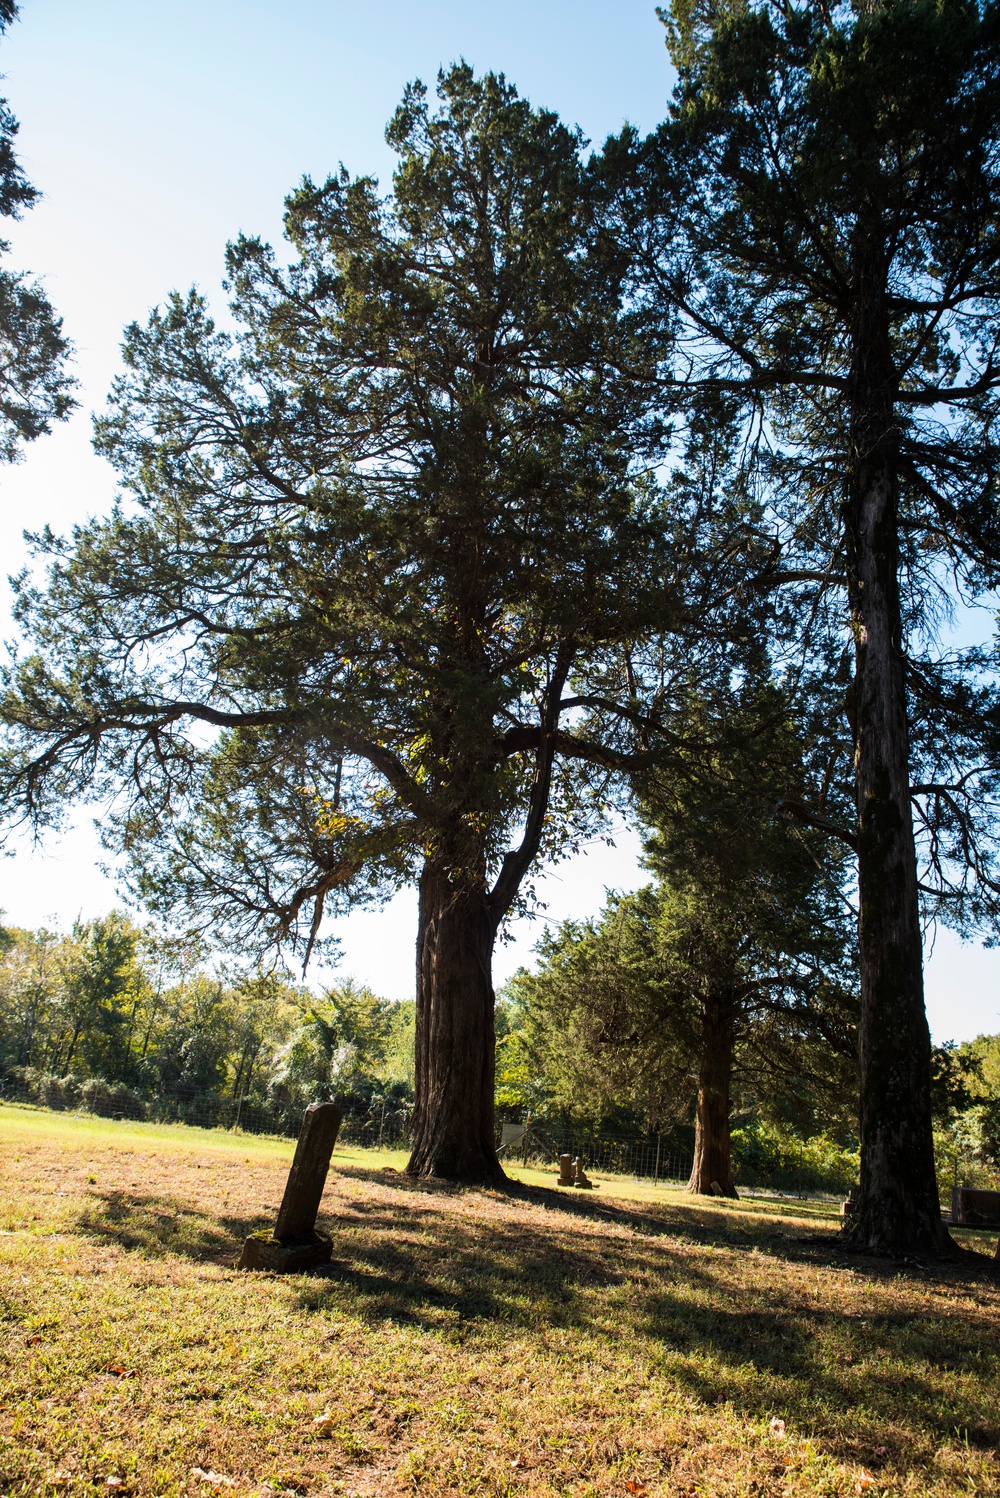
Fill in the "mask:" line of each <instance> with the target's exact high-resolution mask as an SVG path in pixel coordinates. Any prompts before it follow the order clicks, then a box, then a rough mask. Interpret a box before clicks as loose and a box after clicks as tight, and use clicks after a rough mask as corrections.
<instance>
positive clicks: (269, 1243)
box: [236, 1103, 344, 1274]
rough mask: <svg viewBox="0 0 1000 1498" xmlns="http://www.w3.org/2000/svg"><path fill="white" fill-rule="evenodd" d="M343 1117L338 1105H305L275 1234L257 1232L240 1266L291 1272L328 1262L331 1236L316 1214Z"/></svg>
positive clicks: (244, 1253) (248, 1242)
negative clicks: (319, 1225)
mask: <svg viewBox="0 0 1000 1498" xmlns="http://www.w3.org/2000/svg"><path fill="white" fill-rule="evenodd" d="M343 1116H344V1115H343V1113H342V1111H341V1110H340V1108H338V1107H337V1105H336V1103H313V1104H312V1105H311V1106H310V1107H309V1108H307V1109H306V1111H305V1116H304V1118H303V1120H302V1128H301V1129H300V1131H299V1140H298V1144H297V1145H296V1146H295V1158H294V1159H293V1160H292V1168H291V1170H290V1171H289V1172H288V1180H287V1182H286V1184H285V1194H284V1196H283V1197H282V1199H281V1207H280V1209H279V1211H278V1220H277V1222H276V1223H275V1225H274V1232H273V1233H269V1232H267V1231H266V1230H265V1231H264V1232H263V1233H253V1234H252V1235H251V1236H250V1237H249V1238H248V1239H247V1241H246V1242H245V1243H244V1245H243V1252H242V1253H241V1254H240V1257H239V1259H238V1260H237V1263H236V1267H237V1269H272V1270H276V1271H277V1272H278V1273H279V1274H289V1273H293V1272H294V1271H295V1270H298V1269H309V1268H311V1267H312V1266H313V1265H314V1264H328V1263H329V1262H330V1257H331V1255H332V1252H333V1249H332V1246H331V1243H330V1240H329V1238H325V1237H324V1236H323V1235H322V1234H321V1233H317V1231H316V1217H317V1215H318V1213H319V1204H320V1201H321V1200H322V1197H323V1187H324V1186H325V1185H326V1173H327V1171H328V1170H329V1168H330V1156H331V1155H332V1154H333V1146H334V1145H335V1144H336V1142H337V1131H338V1130H339V1128H340V1124H341V1120H342V1118H343Z"/></svg>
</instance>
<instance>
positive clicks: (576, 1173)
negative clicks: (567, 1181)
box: [573, 1156, 594, 1191]
mask: <svg viewBox="0 0 1000 1498" xmlns="http://www.w3.org/2000/svg"><path fill="white" fill-rule="evenodd" d="M573 1185H574V1186H575V1187H576V1188H577V1190H578V1191H593V1189H594V1183H593V1181H592V1180H590V1179H589V1177H588V1176H587V1173H586V1171H585V1170H584V1168H583V1161H582V1160H581V1159H580V1158H579V1156H578V1157H577V1158H576V1159H575V1160H574V1161H573Z"/></svg>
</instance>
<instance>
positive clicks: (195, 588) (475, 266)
mask: <svg viewBox="0 0 1000 1498" xmlns="http://www.w3.org/2000/svg"><path fill="white" fill-rule="evenodd" d="M437 92H438V101H439V102H438V107H437V108H436V109H432V108H431V106H430V105H429V102H428V98H427V92H426V90H425V89H424V88H423V87H422V86H420V85H413V86H411V87H410V88H409V89H408V90H407V91H406V94H405V96H404V100H403V103H402V105H401V106H400V108H399V110H398V111H397V113H396V115H395V116H394V117H393V120H392V121H391V123H390V126H389V129H388V139H389V142H390V144H391V145H392V146H393V148H394V149H395V151H396V152H397V154H398V158H399V160H398V166H397V169H396V172H395V175H394V179H393V191H392V193H391V195H388V196H383V195H381V194H380V193H379V191H378V189H377V185H376V184H375V183H374V182H373V181H371V180H370V179H367V178H359V179H352V178H350V177H349V176H348V175H347V173H346V172H341V173H340V174H338V175H336V176H334V177H331V178H329V179H328V180H327V181H325V182H323V183H319V184H316V183H313V182H311V181H306V182H304V183H303V184H302V186H301V187H300V188H299V189H298V190H297V191H296V192H295V193H294V194H292V196H291V197H290V198H289V199H288V202H287V212H286V219H285V227H286V233H287V235H288V238H289V240H290V241H291V244H292V247H293V250H294V254H295V257H296V258H295V259H294V261H293V263H292V265H291V266H289V267H287V268H285V267H282V266H281V265H279V263H278V261H277V259H276V257H275V255H274V252H273V251H272V250H271V249H270V248H269V247H268V246H266V245H264V244H262V243H261V242H260V241H259V240H257V239H252V238H240V239H239V240H238V241H237V242H236V243H234V244H233V245H231V246H230V247H229V251H228V261H227V263H228V275H229V280H228V289H229V291H230V295H231V307H230V310H231V325H232V327H233V330H234V331H233V332H232V333H231V334H230V333H229V332H226V331H223V330H222V329H221V328H220V327H219V326H217V325H216V323H215V322H214V321H213V319H212V316H211V315H210V312H209V308H208V306H207V304H206V302H205V300H204V298H203V297H201V296H200V295H199V294H197V293H195V292H191V293H189V294H188V295H187V296H182V295H178V294H174V295H172V296H171V297H170V298H169V299H168V301H167V302H166V304H165V305H164V306H163V307H162V308H160V309H158V310H157V311H156V312H155V313H154V314H153V316H152V317H151V318H150V320H149V322H148V323H147V324H146V325H145V326H140V325H138V324H136V325H133V326H132V327H130V328H129V330H128V332H127V335H126V341H125V346H124V356H125V363H126V367H127V372H126V373H125V374H124V375H123V376H122V377H121V378H120V379H119V380H118V381H117V382H116V385H115V389H114V393H113V396H112V399H111V403H110V406H109V410H108V413H107V414H106V416H105V417H104V418H103V419H102V420H101V421H100V422H99V423H98V446H99V448H100V450H101V451H102V452H103V453H104V454H105V455H106V456H107V457H108V458H109V460H110V461H111V462H112V463H113V464H114V466H115V468H116V469H117V471H118V473H119V476H120V478H121V480H122V483H123V486H124V489H125V492H126V494H127V496H128V501H127V503H123V504H122V505H121V507H120V508H118V509H117V510H116V511H115V512H114V514H113V515H112V516H111V517H110V518H109V519H108V520H106V521H102V522H94V523H92V524H90V525H88V526H86V527H84V528H82V529H81V530H80V531H79V533H78V534H77V535H76V536H75V538H74V540H73V541H72V543H61V542H58V541H56V540H55V539H53V538H51V537H46V538H44V539H43V543H42V544H43V548H44V550H46V551H47V552H48V553H49V554H50V556H51V557H52V571H51V575H50V581H49V585H48V588H47V589H46V590H45V591H43V592H36V591H34V590H33V589H32V587H31V585H30V584H29V583H28V581H27V580H24V581H23V582H22V584H21V589H20V603H19V617H20V620H21V623H22V624H23V625H24V626H25V627H26V628H27V629H28V631H29V632H30V633H31V634H32V636H33V638H34V641H35V647H36V652H37V653H35V654H34V655H32V656H31V657H30V659H26V660H25V661H24V662H23V663H22V667H21V668H20V669H19V670H18V672H17V673H16V685H13V692H12V695H11V696H10V697H9V698H8V701H7V718H8V722H10V723H11V724H12V725H16V727H15V730H14V732H15V737H16V738H17V739H18V740H19V745H20V747H19V748H18V749H16V750H14V751H13V755H12V758H11V759H10V760H8V768H9V769H10V770H11V772H12V774H13V780H12V781H9V782H8V789H9V790H11V791H12V793H13V794H14V795H15V797H16V796H17V795H18V794H19V793H23V794H24V795H26V796H27V798H28V801H29V802H30V811H31V814H32V815H37V816H38V817H40V818H41V819H42V820H45V818H46V817H47V816H49V815H51V816H53V817H55V816H57V815H58V807H60V806H62V805H63V804H65V800H66V798H67V796H69V795H72V794H75V793H77V792H80V791H82V790H83V789H84V788H85V787H87V786H90V787H91V788H93V787H95V786H96V787H98V788H103V787H107V786H110V785H112V784H115V783H120V781H121V780H122V779H125V780H127V781H128V782H129V783H130V785H131V792H132V793H131V795H130V797H129V798H128V808H127V810H126V811H124V812H123V813H122V814H121V816H120V817H119V818H118V819H117V821H115V820H114V819H110V820H108V821H107V822H106V824H105V827H106V835H107V836H108V838H109V839H110V840H112V841H115V842H117V843H118V844H119V845H120V846H122V847H124V849H125V850H126V851H127V852H128V854H129V855H130V857H131V859H132V863H133V866H134V868H135V869H136V882H137V889H138V892H139V893H140V895H141V896H142V897H143V898H144V899H146V900H148V901H151V902H153V903H154V904H155V905H156V906H157V908H158V909H160V910H161V911H163V912H164V913H171V912H175V911H176V910H177V909H178V908H180V909H181V910H183V912H184V919H185V920H188V919H192V920H195V921H197V922H198V923H199V924H203V925H204V926H205V927H206V928H207V927H208V926H210V925H211V926H212V927H213V928H215V929H218V927H219V924H220V922H221V923H223V925H224V927H225V929H227V930H228V932H229V933H230V934H231V935H233V937H234V938H237V939H238V941H239V945H240V947H241V949H242V950H246V948H247V944H248V943H250V944H251V945H253V944H256V945H267V944H269V943H273V942H275V941H282V940H286V939H291V940H296V939H298V940H299V941H300V943H301V946H302V948H303V950H304V951H305V952H306V953H308V951H309V950H310V949H311V946H312V943H313V941H314V939H315V938H316V936H317V935H318V933H319V930H320V922H321V920H322V917H323V913H324V909H325V908H327V906H328V904H329V905H330V907H331V908H332V906H334V905H337V904H338V902H339V905H340V907H341V908H342V907H343V906H344V905H345V904H346V903H350V902H352V901H358V900H365V899H371V898H374V897H377V896H378V895H380V894H381V893H383V892H385V891H386V890H388V889H390V888H394V887H396V886H397V885H398V884H399V882H400V881H401V880H405V879H408V878H410V877H412V876H413V875H414V873H415V871H416V870H417V868H418V867H419V866H420V864H421V862H422V861H423V860H424V859H433V860H434V861H435V862H436V863H437V864H439V865H441V866H443V868H444V869H445V870H446V871H447V877H448V878H449V880H454V882H455V883H456V884H457V885H459V886H461V887H463V888H473V889H475V890H477V891H479V892H481V895H482V898H483V899H484V900H485V899H487V897H488V899H489V903H490V919H491V921H492V922H493V923H494V925H495V924H496V923H498V922H499V921H500V920H501V919H502V918H503V916H504V915H505V914H506V912H507V911H508V909H509V908H510V907H511V905H512V903H513V902H514V901H515V900H516V899H517V898H518V892H519V889H520V886H521V881H522V879H523V877H524V875H525V873H526V872H527V869H528V868H529V867H530V866H531V864H532V863H533V861H534V860H535V858H536V856H537V855H539V853H545V852H552V851H555V850H557V849H558V848H559V847H560V846H562V845H563V844H564V843H565V841H566V839H567V838H570V839H571V838H572V836H573V834H574V832H579V831H580V830H582V829H583V828H585V827H587V826H588V825H590V824H591V823H592V822H593V821H594V820H595V819H598V820H599V818H600V815H601V808H600V804H595V798H593V797H592V796H590V795H588V794H582V793H581V786H580V782H579V778H578V777H574V776H573V775H572V774H570V773H569V771H568V770H561V769H560V768H559V764H560V763H563V764H565V765H572V764H575V763H581V762H582V763H591V762H593V761H594V760H597V761H598V762H599V763H600V762H603V759H604V758H606V753H607V751H606V750H605V749H604V748H602V746H601V745H599V744H598V745H594V744H591V743H589V742H587V741H586V740H585V739H580V738H578V737H577V736H575V735H574V734H573V733H571V732H568V731H560V732H559V733H558V734H555V733H553V732H551V731H550V730H551V729H552V728H554V727H558V726H559V724H558V719H559V714H560V711H561V707H560V704H561V702H562V700H563V694H564V688H565V687H566V685H567V683H568V681H569V680H570V678H571V674H572V673H573V672H577V673H579V681H578V685H579V686H580V688H581V689H583V687H584V686H585V674H586V672H587V670H588V668H589V666H590V665H591V663H592V662H593V661H594V660H595V658H596V657H597V655H598V654H599V653H600V651H601V650H603V649H605V648H608V647H610V646H612V645H613V644H614V643H615V642H618V641H621V640H624V639H627V638H631V637H633V636H634V635H635V634H636V632H637V631H638V630H640V629H643V628H646V627H647V626H649V625H650V624H651V623H652V622H653V621H654V619H659V618H661V617H663V618H665V617H667V616H668V615H669V616H671V617H672V616H673V615H674V614H675V613H676V607H675V599H674V593H673V591H672V588H673V583H672V571H671V569H672V566H673V564H672V561H671V557H670V554H669V549H668V548H667V547H666V545H665V520H664V514H663V512H662V509H661V507H660V504H659V497H658V495H657V493H656V491H655V489H654V488H652V487H651V486H650V485H649V484H648V482H646V481H644V480H643V481H636V482H633V477H634V476H633V472H632V470H633V466H634V464H635V460H636V445H635V443H634V442H633V441H631V440H630V437H634V436H635V435H636V423H637V418H638V405H637V403H638V386H637V384H636V381H635V374H636V373H637V371H638V368H639V361H640V360H641V358H642V357H643V356H642V353H641V349H640V348H639V346H638V345H636V346H635V347H631V346H627V345H626V344H625V343H623V341H622V336H621V332H620V327H619V322H618V301H619V295H618V289H619V286H620V282H621V278H622V275H623V272H624V261H623V260H622V259H621V257H620V255H619V254H618V252H617V250H616V249H615V245H614V241H613V238H612V237H610V236H609V235H607V234H606V233H603V232H602V228H601V224H602V220H601V214H602V212H603V202H604V199H603V191H604V189H603V186H602V185H601V183H600V182H599V180H598V179H597V178H596V177H594V176H592V175H591V174H589V173H588V171H587V169H586V167H585V166H584V164H583V162H582V160H581V146H582V142H581V139H580V136H579V134H578V133H577V132H575V131H572V130H569V129H567V128H565V127H564V126H563V125H561V124H560V123H559V121H558V120H557V119H556V117H555V116H554V115H552V114H551V113H549V112H546V111H544V110H534V109H532V108H531V107H530V106H529V105H528V104H527V103H526V102H525V101H524V100H522V99H520V98H519V97H518V95H517V93H516V91H515V90H514V89H513V88H512V87H511V86H510V85H509V84H508V83H507V82H506V81H505V80H504V79H503V78H502V77H498V76H495V75H492V74H490V75H487V76H485V77H484V78H480V79H477V78H475V77H474V76H473V74H472V72H471V70H470V69H469V68H467V67H466V66H465V65H457V66H455V67H453V68H451V69H449V70H448V71H446V72H445V73H443V74H442V75H441V77H440V79H439V81H438V90H437ZM626 356H627V361H626ZM623 362H629V364H630V368H629V375H628V377H627V378H626V377H625V376H624V375H623V374H621V373H618V372H617V371H618V370H619V366H620V365H622V363H623ZM140 640H141V641H143V642H153V641H155V643H153V644H149V646H148V648H145V647H144V648H143V649H141V650H140V649H137V648H136V646H137V644H138V642H139V641H140ZM206 725H207V726H208V729H209V731H208V732H206ZM53 735H55V737H53ZM44 745H49V746H50V749H51V753H50V752H49V751H48V750H46V749H44V748H43V746H44ZM39 754H41V755H42V758H39ZM15 782H16V783H17V785H18V786H19V787H20V792H17V791H15V790H14V783H15ZM29 786H30V789H29ZM25 804H27V803H25ZM511 838H514V839H515V846H513V847H508V843H509V841H510V839H511Z"/></svg>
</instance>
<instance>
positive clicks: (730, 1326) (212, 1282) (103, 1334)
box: [0, 1109, 1000, 1498]
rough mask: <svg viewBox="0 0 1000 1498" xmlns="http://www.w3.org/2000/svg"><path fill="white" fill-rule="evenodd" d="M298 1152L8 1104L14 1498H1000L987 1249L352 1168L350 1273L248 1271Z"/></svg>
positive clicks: (339, 1254)
mask: <svg viewBox="0 0 1000 1498" xmlns="http://www.w3.org/2000/svg"><path fill="white" fill-rule="evenodd" d="M290 1155H291V1145H290V1144H288V1145H287V1146H284V1145H280V1144H275V1143H273V1142H270V1141H257V1140H252V1139H245V1138H244V1139H241V1138H238V1137H237V1138H233V1137H232V1136H220V1135H219V1134H213V1133H209V1132H206V1133H199V1131H196V1130H189V1129H184V1130H170V1129H162V1128H161V1129H146V1128H144V1127H143V1126H128V1125H122V1124H110V1123H100V1122H98V1121H89V1120H88V1121H77V1120H72V1119H66V1118H60V1117H53V1116H52V1115H46V1114H41V1113H37V1114H31V1113H29V1112H27V1111H24V1112H20V1111H15V1110H7V1109H2V1110H0V1335H2V1336H3V1339H4V1351H5V1354H6V1356H4V1357H2V1359H0V1363H2V1366H0V1391H2V1392H0V1492H3V1493H10V1494H15V1493H17V1494H21V1493H25V1494H27V1493H41V1492H46V1491H51V1492H56V1491H59V1492H79V1493H83V1492H89V1493H93V1492H95V1491H98V1490H102V1491H104V1492H105V1493H107V1492H118V1493H122V1492H132V1493H163V1494H175V1493H182V1492H192V1493H193V1492H195V1491H200V1492H203V1493H210V1492H211V1491H212V1490H213V1489H217V1490H218V1491H225V1492H227V1493H229V1492H239V1493H250V1492H254V1493H260V1494H264V1493H273V1492H275V1491H278V1492H285V1493H292V1492H295V1493H307V1492H308V1493H316V1494H320V1493H331V1494H332V1493H336V1494H344V1495H348V1494H365V1495H367V1494H402V1493H427V1494H432V1495H436V1494H445V1493H449V1494H450V1493H455V1494H489V1495H497V1498H500V1495H503V1498H508V1495H515V1494H520V1493H525V1494H528V1493H530V1494H546V1495H548V1494H559V1495H573V1498H596V1495H598V1494H601V1495H603V1494H605V1493H616V1494H621V1495H623V1498H624V1495H626V1494H633V1495H634V1494H642V1493H648V1494H650V1495H659V1494H670V1495H686V1498H687V1495H694V1494H712V1495H715V1494H717V1495H734V1498H735V1495H747V1498H749V1495H758V1498H763V1495H786V1494H789V1495H790V1494H829V1495H841V1494H854V1493H860V1492H866V1493H869V1494H879V1493H899V1494H904V1493H905V1494H911V1495H918V1494H919V1495H924V1494H935V1495H938V1494H940V1495H945V1494H948V1495H951V1494H955V1493H957V1492H963V1493H965V1492H967V1493H979V1494H994V1493H997V1494H1000V1476H998V1467H997V1453H998V1447H1000V1378H998V1375H1000V1290H998V1287H997V1285H996V1284H995V1283H994V1282H993V1281H992V1280H991V1279H990V1278H989V1276H988V1273H986V1272H985V1271H986V1270H987V1267H988V1266H987V1260H986V1258H985V1255H986V1253H988V1252H990V1251H991V1250H992V1247H993V1244H992V1241H990V1240H988V1239H986V1238H981V1239H980V1240H979V1245H978V1246H979V1248H980V1250H981V1252H982V1254H983V1255H984V1257H983V1258H982V1260H981V1263H982V1266H983V1270H984V1273H981V1274H980V1273H977V1272H975V1266H974V1265H973V1266H972V1267H970V1266H969V1265H968V1264H965V1265H959V1266H954V1267H950V1268H945V1269H940V1270H938V1269H935V1270H931V1269H929V1268H928V1269H925V1270H923V1271H921V1270H914V1269H913V1268H912V1267H906V1268H903V1267H900V1266H893V1265H890V1264H871V1263H866V1262H862V1261H858V1260H856V1259H849V1258H848V1257H847V1256H845V1255H844V1254H842V1253H841V1252H839V1250H838V1248H837V1246H836V1244H835V1243H834V1241H833V1238H834V1230H835V1220H834V1219H833V1218H832V1216H831V1215H830V1214H829V1212H828V1211H827V1210H826V1209H824V1208H822V1207H817V1206H816V1205H814V1204H813V1205H808V1206H807V1205H805V1204H803V1205H802V1206H799V1205H798V1204H794V1203H788V1202H785V1203H780V1204H779V1203H762V1202H741V1203H735V1204H731V1203H725V1204H722V1203H714V1202H707V1201H705V1202H703V1201H698V1200H695V1199H693V1198H690V1197H686V1196H684V1195H683V1194H682V1193H679V1192H666V1191H663V1190H662V1189H660V1190H657V1191H652V1190H646V1191H644V1192H643V1191H639V1192H635V1193H633V1199H631V1200H629V1199H626V1198H625V1197H622V1196H620V1195H616V1194H615V1192H616V1188H615V1187H613V1186H612V1185H611V1184H610V1183H608V1182H602V1183H601V1189H600V1190H599V1191H598V1192H595V1193H594V1194H593V1195H592V1196H586V1197H583V1196H581V1195H580V1194H579V1193H576V1194H574V1193H568V1192H560V1191H558V1190H557V1189H555V1188H554V1187H551V1186H542V1185H538V1184H532V1180H533V1181H536V1182H537V1181H538V1180H539V1179H544V1178H540V1177H537V1176H536V1177H530V1174H529V1180H528V1184H525V1185H523V1186H522V1187H521V1188H520V1189H519V1191H518V1193H517V1194H516V1195H513V1196H501V1195H496V1194H494V1193H492V1192H487V1191H467V1192H461V1191H450V1190H443V1189H432V1188H427V1187H422V1186H418V1185H414V1184H413V1183H411V1182H409V1181H408V1180H407V1178H406V1177H405V1176H403V1175H402V1174H400V1173H399V1172H398V1166H399V1165H401V1164H402V1160H401V1158H400V1157H399V1156H391V1157H390V1156H374V1155H373V1154H371V1153H369V1154H367V1155H361V1154H354V1155H350V1154H348V1153H346V1152H345V1153H341V1152H339V1151H338V1154H337V1155H336V1156H335V1167H334V1168H335V1178H332V1179H331V1182H330V1184H329V1186H328V1188H327V1196H326V1198H325V1200H324V1220H323V1221H322V1222H321V1226H323V1227H324V1228H325V1230H326V1231H328V1232H329V1233H331V1235H332V1236H333V1238H334V1254H335V1262H334V1263H333V1264H332V1265H331V1266H329V1268H327V1269H325V1270H323V1271H321V1272H315V1273H313V1274H312V1275H299V1276H291V1277H288V1278H284V1279H279V1278H276V1277H272V1276H266V1275H245V1274H237V1273H236V1272H235V1271H233V1270H232V1268H231V1264H232V1259H233V1257H234V1255H235V1254H236V1253H237V1252H238V1249H239V1246H240V1243H241V1242H242V1239H243V1237H244V1236H246V1234H247V1233H248V1232H250V1231H253V1230H254V1229H255V1228H258V1227H261V1226H263V1225H265V1224H266V1223H269V1222H271V1221H272V1220H273V1214H274V1212H275V1210H276V1208H277V1204H278V1201H279V1200H280V1196H281V1192H282V1190H283V1186H284V1178H285V1173H286V1171H287V1165H288V1162H289V1160H290ZM383 1161H386V1162H391V1163H392V1164H394V1165H395V1166H397V1169H396V1170H393V1169H386V1168H384V1167H383V1165H382V1162H383ZM619 1189H620V1188H619ZM824 1233H826V1234H828V1238H826V1239H825V1238H824V1237H823V1234H824ZM804 1238H805V1239H808V1240H809V1241H805V1242H804V1241H802V1240H803V1239H804ZM969 1241H970V1242H974V1240H973V1239H972V1238H970V1239H969ZM772 1422H777V1424H776V1425H774V1426H772ZM781 1422H783V1426H782V1424H781ZM195 1469H198V1470H195ZM199 1473H200V1474H201V1475H199ZM204 1474H214V1476H212V1477H208V1478H206V1476H205V1475H204ZM109 1476H110V1477H112V1478H120V1479H121V1483H120V1484H113V1485H112V1486H110V1487H109V1486H108V1484H107V1478H108V1477H109ZM222 1479H226V1481H225V1482H223V1481H222Z"/></svg>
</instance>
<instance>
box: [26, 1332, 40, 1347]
mask: <svg viewBox="0 0 1000 1498" xmlns="http://www.w3.org/2000/svg"><path fill="white" fill-rule="evenodd" d="M41 1340H42V1339H41V1337H40V1336H39V1335H38V1333H37V1332H35V1333H33V1335H32V1336H30V1337H25V1339H24V1345H25V1346H26V1347H34V1346H35V1344H36V1343H37V1342H40V1341H41Z"/></svg>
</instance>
